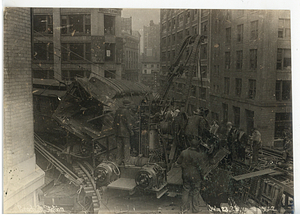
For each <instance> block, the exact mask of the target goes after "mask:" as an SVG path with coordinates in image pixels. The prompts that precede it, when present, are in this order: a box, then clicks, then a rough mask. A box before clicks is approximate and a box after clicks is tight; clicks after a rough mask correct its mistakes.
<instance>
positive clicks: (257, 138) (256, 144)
mask: <svg viewBox="0 0 300 215" xmlns="http://www.w3.org/2000/svg"><path fill="white" fill-rule="evenodd" d="M250 138H251V140H252V150H253V155H252V163H253V164H254V165H257V164H258V153H259V149H260V148H261V134H260V132H259V131H258V130H257V129H255V128H254V129H253V132H252V136H251V137H250Z"/></svg>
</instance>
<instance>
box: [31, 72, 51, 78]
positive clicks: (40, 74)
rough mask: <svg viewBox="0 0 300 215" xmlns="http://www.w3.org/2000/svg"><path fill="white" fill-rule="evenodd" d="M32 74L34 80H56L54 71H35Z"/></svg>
mask: <svg viewBox="0 0 300 215" xmlns="http://www.w3.org/2000/svg"><path fill="white" fill-rule="evenodd" d="M32 73H33V74H32V76H33V78H39V79H54V71H53V70H33V71H32Z"/></svg>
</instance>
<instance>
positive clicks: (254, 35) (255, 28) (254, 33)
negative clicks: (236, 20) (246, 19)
mask: <svg viewBox="0 0 300 215" xmlns="http://www.w3.org/2000/svg"><path fill="white" fill-rule="evenodd" d="M250 28H251V34H250V39H251V40H256V39H257V38H258V20H256V21H253V22H251V23H250Z"/></svg>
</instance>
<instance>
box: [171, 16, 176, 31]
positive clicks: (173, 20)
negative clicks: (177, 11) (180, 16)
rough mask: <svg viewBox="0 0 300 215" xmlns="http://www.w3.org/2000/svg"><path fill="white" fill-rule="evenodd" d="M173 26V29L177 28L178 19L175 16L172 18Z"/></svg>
mask: <svg viewBox="0 0 300 215" xmlns="http://www.w3.org/2000/svg"><path fill="white" fill-rule="evenodd" d="M172 23H173V24H172V27H173V29H175V28H176V19H175V18H173V19H172Z"/></svg>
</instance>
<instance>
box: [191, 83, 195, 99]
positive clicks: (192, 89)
mask: <svg viewBox="0 0 300 215" xmlns="http://www.w3.org/2000/svg"><path fill="white" fill-rule="evenodd" d="M191 96H193V97H196V86H194V85H192V87H191Z"/></svg>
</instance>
